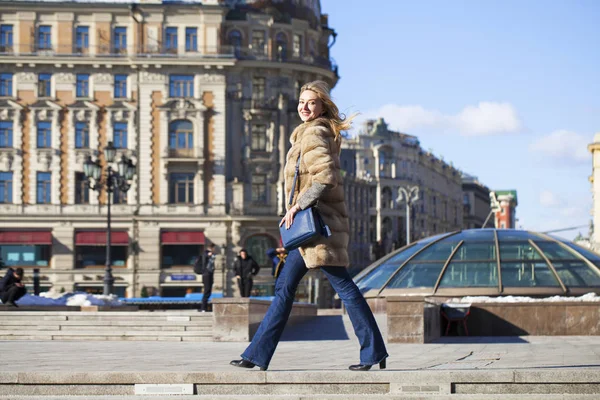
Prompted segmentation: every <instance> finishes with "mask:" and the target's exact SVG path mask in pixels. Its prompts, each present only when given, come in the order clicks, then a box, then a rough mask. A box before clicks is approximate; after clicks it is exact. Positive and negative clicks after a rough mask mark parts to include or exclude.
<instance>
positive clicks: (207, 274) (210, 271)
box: [200, 243, 217, 311]
mask: <svg viewBox="0 0 600 400" xmlns="http://www.w3.org/2000/svg"><path fill="white" fill-rule="evenodd" d="M216 258H217V255H216V254H215V245H214V243H211V244H210V245H209V246H208V249H207V250H206V251H205V252H204V254H203V255H202V257H200V259H201V260H202V269H201V270H202V271H201V273H202V285H203V286H204V294H203V295H202V311H208V299H209V298H210V295H211V294H212V287H213V283H214V282H215V260H216Z"/></svg>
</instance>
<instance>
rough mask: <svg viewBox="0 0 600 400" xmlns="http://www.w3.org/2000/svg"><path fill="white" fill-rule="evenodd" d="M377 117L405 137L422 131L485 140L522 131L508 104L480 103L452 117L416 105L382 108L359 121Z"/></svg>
mask: <svg viewBox="0 0 600 400" xmlns="http://www.w3.org/2000/svg"><path fill="white" fill-rule="evenodd" d="M381 117H382V118H383V119H385V121H386V122H387V123H388V125H390V127H391V128H392V129H398V130H400V131H402V132H406V133H409V134H410V133H413V131H414V130H417V129H423V128H425V129H435V130H439V131H453V132H458V133H460V134H461V135H463V136H488V135H497V134H506V133H518V132H519V131H521V130H522V129H523V124H522V123H521V120H520V118H519V116H518V114H517V111H516V110H515V108H514V107H513V106H512V105H511V104H510V103H494V102H480V103H479V104H477V105H469V106H466V107H465V108H463V109H462V110H461V111H460V112H459V113H458V114H455V115H448V114H443V113H441V112H440V111H438V110H428V109H426V108H423V107H422V106H418V105H405V106H403V105H397V104H386V105H384V106H382V107H380V108H379V109H377V110H374V111H370V112H368V113H366V114H365V115H364V117H363V118H364V119H367V118H381ZM363 118H361V119H363Z"/></svg>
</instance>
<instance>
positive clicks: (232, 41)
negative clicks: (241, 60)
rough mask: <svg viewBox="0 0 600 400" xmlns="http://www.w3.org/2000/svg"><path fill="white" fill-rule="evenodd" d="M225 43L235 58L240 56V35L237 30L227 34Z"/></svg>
mask: <svg viewBox="0 0 600 400" xmlns="http://www.w3.org/2000/svg"><path fill="white" fill-rule="evenodd" d="M227 41H228V42H229V45H230V46H231V47H232V48H233V53H234V54H235V56H236V57H238V56H239V55H240V50H241V48H242V34H241V32H240V31H238V30H237V29H234V30H232V31H231V32H229V36H228V37H227Z"/></svg>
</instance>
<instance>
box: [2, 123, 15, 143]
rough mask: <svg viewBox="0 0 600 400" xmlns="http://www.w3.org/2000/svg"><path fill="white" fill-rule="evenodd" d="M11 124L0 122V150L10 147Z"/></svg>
mask: <svg viewBox="0 0 600 400" xmlns="http://www.w3.org/2000/svg"><path fill="white" fill-rule="evenodd" d="M12 137H13V123H12V121H0V148H1V147H12Z"/></svg>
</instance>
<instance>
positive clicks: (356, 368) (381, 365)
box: [349, 358, 386, 371]
mask: <svg viewBox="0 0 600 400" xmlns="http://www.w3.org/2000/svg"><path fill="white" fill-rule="evenodd" d="M385 360H386V359H385V358H384V359H383V360H382V361H381V362H380V363H379V369H385V367H386V365H385V364H386V363H385ZM371 367H372V365H365V364H357V365H351V366H350V367H349V369H350V371H368V370H370V369H371Z"/></svg>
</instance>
